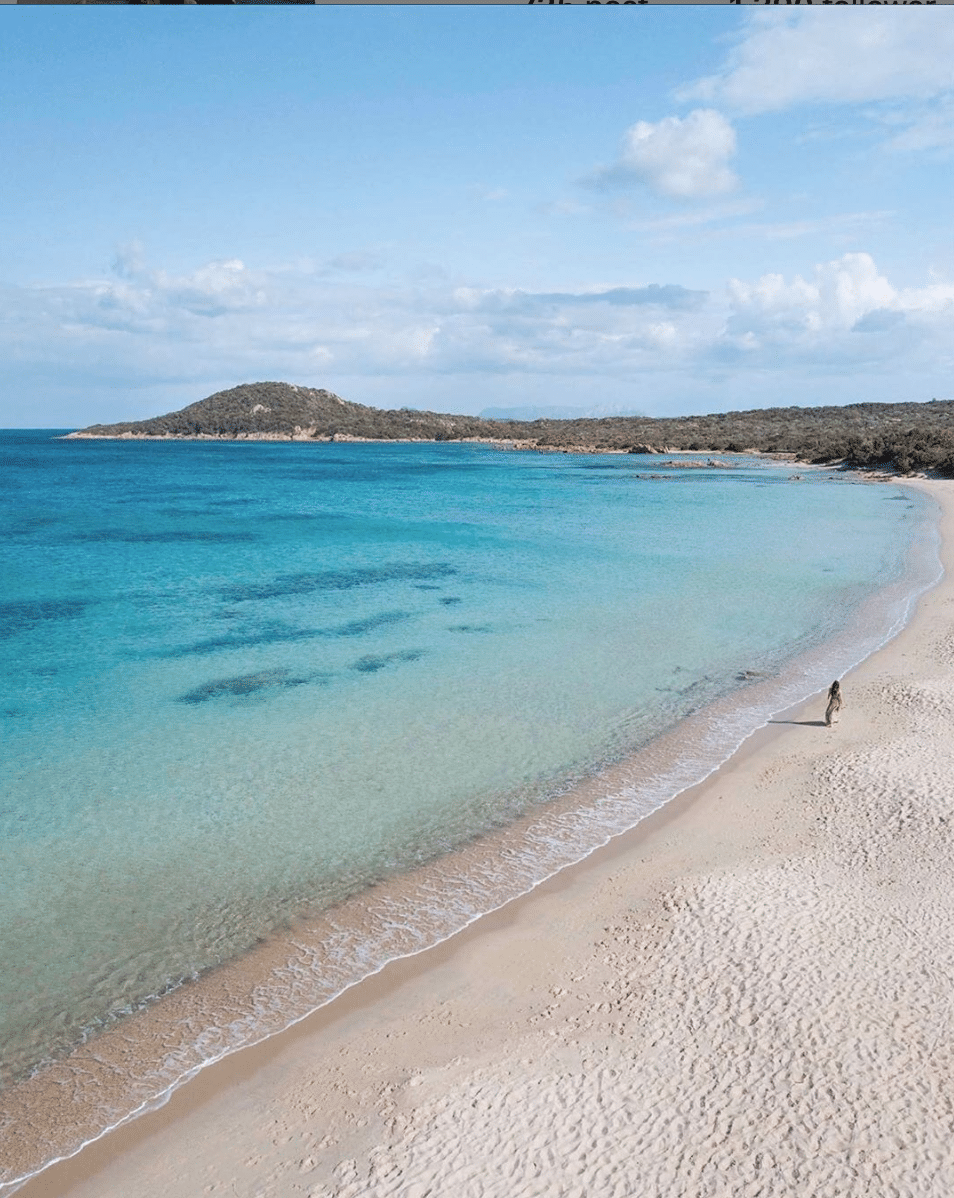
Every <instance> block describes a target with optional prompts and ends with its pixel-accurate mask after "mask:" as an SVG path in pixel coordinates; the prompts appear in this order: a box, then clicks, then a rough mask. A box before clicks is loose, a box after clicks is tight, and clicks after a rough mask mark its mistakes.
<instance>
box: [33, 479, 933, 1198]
mask: <svg viewBox="0 0 954 1198" xmlns="http://www.w3.org/2000/svg"><path fill="white" fill-rule="evenodd" d="M914 485H917V486H921V487H923V488H925V489H927V490H928V491H930V493H931V494H932V495H933V496H934V497H935V499H936V500H937V502H938V503H939V504H940V505H941V508H942V512H943V516H942V538H943V547H942V557H943V560H944V565H945V569H946V576H945V578H944V580H943V581H942V582H941V584H940V585H938V586H937V587H936V588H935V589H933V590H932V591H930V592H929V593H927V594H926V595H925V596H923V597H922V598H921V600H920V601H919V604H918V606H917V610H916V611H915V613H914V615H913V617H912V619H911V621H910V623H909V624H908V626H907V627H906V628H905V629H904V631H903V632H902V633H901V634H900V635H899V636H898V637H897V638H895V640H893V641H892V642H891V643H890V644H888V645H887V646H886V647H885V648H883V649H882V650H880V651H879V652H878V653H876V654H874V655H873V656H872V657H870V658H868V659H867V661H865V662H864V663H863V664H862V665H861V666H860V667H858V668H857V669H856V670H854V671H853V672H852V673H851V674H849V675H848V676H847V677H846V678H845V679H844V680H843V689H844V694H845V707H844V710H843V711H842V713H841V717H840V720H839V721H838V723H837V724H836V725H835V726H834V727H833V728H831V729H829V728H826V727H825V726H824V723H823V714H824V708H825V701H824V695H819V696H816V697H815V698H814V699H813V700H811V701H810V702H808V703H806V704H805V705H803V706H802V707H801V708H799V709H796V710H794V711H792V712H789V713H785V715H784V716H782V717H780V718H779V721H778V722H776V723H773V724H772V725H770V726H769V727H767V728H765V729H762V730H761V731H760V732H758V733H756V734H755V735H754V736H753V737H751V738H750V739H749V741H748V742H746V744H745V746H744V747H743V749H742V750H741V751H740V752H739V753H737V754H736V755H735V757H733V758H732V760H731V761H729V762H728V763H727V764H726V765H725V766H724V767H722V768H721V769H720V770H719V771H718V772H717V773H716V774H714V775H713V776H712V777H710V778H709V779H708V780H707V781H706V782H705V783H704V784H703V785H701V786H699V787H697V788H695V789H694V790H693V791H691V792H687V793H686V794H684V795H682V796H681V797H680V798H679V799H678V800H676V801H675V802H674V803H672V804H670V805H669V807H667V808H666V809H665V810H663V811H661V812H658V813H657V814H656V815H654V816H653V817H651V818H650V819H648V820H646V821H645V822H644V823H643V824H642V825H640V827H639V828H637V829H635V830H634V831H633V832H631V833H628V834H626V835H625V836H623V837H620V838H618V839H617V840H616V841H614V842H613V843H612V844H611V845H610V846H608V847H607V848H606V849H604V850H602V851H600V852H599V853H597V854H595V855H594V856H592V857H591V858H589V859H588V860H587V861H586V862H584V863H582V864H581V865H579V866H576V867H573V868H572V869H569V870H565V871H564V872H563V873H562V874H560V875H559V876H558V877H556V878H554V879H552V880H551V881H550V882H548V883H546V884H544V885H542V886H540V887H538V888H537V890H535V891H534V892H533V893H532V894H530V895H528V896H526V897H524V898H522V899H519V900H516V901H514V902H513V903H511V904H509V905H508V906H507V907H505V908H504V909H503V910H501V911H499V912H497V913H496V914H494V915H491V916H488V917H487V918H485V919H483V920H481V921H479V922H478V923H477V924H475V925H474V926H472V927H471V928H469V929H467V930H466V931H465V932H463V933H461V934H460V935H458V936H456V937H454V938H453V939H451V940H450V941H448V942H446V943H445V944H443V945H441V946H439V947H438V948H436V949H433V950H430V951H428V952H426V953H422V954H420V955H418V956H416V957H413V958H410V959H406V960H404V961H400V962H396V963H394V964H392V965H390V966H388V967H387V968H386V969H385V970H384V971H382V973H381V974H379V975H377V976H376V977H373V978H370V979H368V980H367V981H366V982H364V983H362V984H360V985H359V986H356V987H354V988H353V989H352V990H351V991H349V992H348V993H347V994H346V995H345V996H343V997H342V998H341V999H339V1000H337V1001H336V1002H334V1003H333V1004H331V1005H330V1006H329V1007H327V1008H325V1009H323V1010H321V1011H318V1012H317V1013H315V1014H314V1015H313V1016H310V1017H309V1018H308V1019H306V1020H305V1021H303V1022H302V1023H300V1024H299V1025H297V1026H296V1027H294V1028H291V1029H289V1031H287V1032H286V1033H284V1034H282V1035H280V1036H276V1037H273V1038H272V1039H271V1040H269V1041H268V1042H266V1043H264V1044H262V1045H259V1046H257V1047H255V1048H252V1049H249V1050H247V1051H245V1052H242V1053H239V1054H236V1055H234V1056H232V1057H229V1058H227V1059H226V1060H224V1061H222V1062H220V1063H218V1064H217V1065H215V1066H212V1067H209V1068H207V1069H206V1070H204V1071H203V1072H202V1073H201V1074H200V1075H199V1076H198V1078H196V1079H195V1080H194V1081H193V1082H191V1083H190V1084H188V1085H186V1086H184V1087H183V1088H182V1089H180V1090H179V1091H178V1092H176V1093H175V1094H174V1095H173V1097H172V1099H171V1100H170V1101H169V1102H168V1104H167V1105H166V1106H165V1107H163V1108H162V1109H161V1110H158V1111H156V1112H153V1113H152V1114H150V1115H147V1116H144V1117H142V1118H140V1119H139V1120H137V1121H136V1122H134V1123H132V1124H130V1125H128V1126H126V1127H124V1128H120V1129H119V1130H117V1131H115V1132H113V1133H111V1134H109V1135H107V1136H105V1137H104V1138H103V1139H101V1140H100V1141H98V1142H97V1143H95V1144H93V1145H91V1146H89V1147H88V1148H87V1149H85V1150H84V1151H83V1152H82V1153H81V1154H80V1155H79V1156H77V1157H75V1158H73V1159H72V1160H70V1161H66V1162H62V1163H61V1164H58V1165H56V1166H53V1167H51V1168H50V1169H48V1170H47V1171H46V1172H45V1173H43V1174H42V1175H40V1176H39V1177H37V1178H35V1179H34V1180H33V1181H32V1182H30V1183H28V1184H27V1185H26V1186H24V1187H23V1188H22V1189H21V1190H20V1191H19V1193H20V1195H22V1198H53V1196H57V1198H59V1196H61V1195H64V1196H65V1195H69V1196H70V1198H121V1196H122V1198H198V1196H199V1195H218V1194H222V1195H234V1196H238V1198H286V1196H287V1198H292V1196H298V1195H307V1196H309V1198H359V1196H360V1198H364V1196H368V1198H384V1196H385V1195H387V1196H393V1198H398V1196H400V1198H437V1196H441V1198H469V1196H472V1195H473V1196H477V1195H481V1196H487V1198H491V1196H492V1198H497V1196H500V1198H530V1196H537V1195H539V1196H544V1195H545V1196H547V1198H551V1196H564V1198H577V1196H578V1198H583V1196H587V1198H604V1196H605V1198H611V1196H617V1195H619V1196H622V1195H629V1196H634V1198H637V1196H650V1195H662V1194H665V1195H667V1196H671V1195H680V1196H685V1198H703V1196H712V1198H717V1196H719V1198H721V1196H728V1195H732V1196H745V1198H749V1196H752V1198H755V1196H756V1195H759V1196H763V1198H766V1196H775V1195H779V1196H781V1195H796V1194H797V1195H819V1196H826V1195H827V1196H831V1198H849V1196H853V1195H859V1196H860V1195H896V1196H897V1198H908V1196H909V1195H949V1194H951V1193H954V1067H952V1066H954V1061H952V1060H951V1056H952V1031H954V1000H952V997H951V996H952V995H954V853H952V847H954V826H952V822H951V816H952V814H954V736H952V735H951V728H952V725H954V488H952V487H951V484H949V483H940V482H918V483H915V484H914Z"/></svg>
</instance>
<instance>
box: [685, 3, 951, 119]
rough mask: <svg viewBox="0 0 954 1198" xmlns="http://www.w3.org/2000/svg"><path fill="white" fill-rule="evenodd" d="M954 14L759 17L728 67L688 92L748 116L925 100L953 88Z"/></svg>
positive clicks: (885, 11)
mask: <svg viewBox="0 0 954 1198" xmlns="http://www.w3.org/2000/svg"><path fill="white" fill-rule="evenodd" d="M952 18H954V14H952V13H951V12H950V11H948V10H947V9H945V8H944V7H942V6H939V7H936V8H934V7H932V8H930V9H925V10H924V11H921V12H917V13H913V12H905V11H903V10H902V9H900V8H897V9H891V8H881V9H867V8H866V9H865V13H864V19H863V20H858V19H857V14H856V13H847V12H846V13H838V12H835V11H832V10H831V9H821V10H813V9H801V10H799V11H798V12H786V13H783V12H779V11H777V10H774V9H773V10H772V11H771V12H769V13H755V14H752V16H751V17H750V18H749V20H748V22H747V24H746V26H745V31H744V33H743V36H742V39H741V41H740V42H739V43H738V45H736V46H735V48H734V49H733V50H732V52H731V53H730V54H729V56H728V59H727V61H726V62H725V64H724V65H723V67H722V69H721V70H719V71H718V72H717V73H716V74H714V75H710V76H708V77H707V78H704V79H700V80H698V81H696V82H695V83H692V84H689V85H688V86H686V87H684V88H682V89H681V90H680V91H679V93H678V96H679V98H680V99H682V100H685V101H699V100H701V101H704V102H707V103H716V104H720V105H722V106H724V107H726V108H728V109H730V110H732V111H735V112H742V113H756V112H770V111H774V110H778V109H783V108H789V107H792V106H793V105H796V104H805V103H818V102H820V101H829V102H834V103H858V102H861V101H877V100H918V99H920V100H924V99H928V98H930V97H932V96H936V95H939V94H941V93H943V92H945V91H948V90H950V89H952V88H954V19H952Z"/></svg>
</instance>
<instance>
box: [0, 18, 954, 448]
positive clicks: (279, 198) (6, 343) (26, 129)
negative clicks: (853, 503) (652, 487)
mask: <svg viewBox="0 0 954 1198" xmlns="http://www.w3.org/2000/svg"><path fill="white" fill-rule="evenodd" d="M0 21H2V38H0V155H2V160H3V162H4V169H3V171H2V174H0V212H2V214H3V224H4V228H5V231H6V236H5V237H4V238H3V239H0V405H2V410H0V425H2V426H6V427H14V426H20V427H72V426H79V425H85V424H89V423H92V422H94V421H108V420H118V419H130V418H133V419H134V418H141V417H145V416H149V415H155V414H158V413H160V412H165V411H170V410H173V409H175V408H178V407H181V406H183V405H184V404H186V403H191V402H193V401H194V400H196V399H200V398H202V397H203V396H205V395H208V394H210V393H211V392H212V391H215V390H219V389H221V388H224V387H229V386H233V385H235V384H237V383H240V382H250V381H255V380H261V379H283V380H287V381H289V382H295V383H300V384H306V385H310V386H322V387H328V388H330V389H331V390H333V391H335V392H337V393H338V394H339V395H341V396H343V397H344V398H345V399H350V400H353V401H355V402H358V403H365V404H373V405H375V406H380V407H402V406H409V407H424V408H430V409H433V410H439V411H449V412H474V413H477V412H481V411H483V410H485V409H488V408H494V409H507V410H510V409H527V408H534V407H536V408H541V407H545V408H565V409H566V410H567V411H568V413H571V414H576V413H578V412H581V411H585V412H592V413H594V414H602V413H609V412H613V411H636V412H642V413H645V414H647V415H669V414H689V413H693V412H707V411H724V410H731V409H739V408H749V407H765V406H775V405H787V404H806V405H811V404H820V403H852V402H860V401H865V400H879V401H892V400H925V399H931V398H933V397H938V398H954V336H952V334H954V170H952V162H954V9H952V8H951V7H948V6H937V7H921V8H910V7H906V8H902V7H901V6H898V7H894V8H881V9H875V8H871V7H864V8H861V7H854V8H852V7H840V8H839V7H827V8H821V7H815V8H811V9H805V8H784V9H780V8H774V7H773V8H771V9H768V10H765V9H755V8H745V7H738V8H737V7H729V6H713V7H692V8H689V7H684V6H677V7H663V6H659V7H644V8H638V9H634V8H622V7H621V8H617V9H612V8H609V9H608V8H601V9H599V10H597V9H595V8H592V7H591V8H587V7H586V6H582V5H578V6H575V7H572V8H571V7H568V6H564V7H562V8H554V7H550V6H543V7H537V6H505V7H497V6H488V7H477V6H474V7H457V6H454V7H450V6H448V7H438V6H426V7H425V6H421V7H405V6H392V7H387V6H376V7H362V6H340V7H318V8H306V7H299V8H295V7H291V8H289V7H266V6H263V7H260V8H253V7H240V8H237V9H235V8H233V9H227V8H220V7H215V6H210V7H201V6H194V7H191V8H188V7H187V8H185V9H183V8H169V7H149V6H146V7H145V8H143V7H140V8H136V7H131V8H130V7H121V6H120V7H110V6H106V7H100V8H97V7H94V6H87V7H82V6H79V7H72V8H70V7H55V8H50V7H42V6H35V7H30V6H5V7H4V8H3V10H2V16H0Z"/></svg>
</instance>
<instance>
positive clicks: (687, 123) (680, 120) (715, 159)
mask: <svg viewBox="0 0 954 1198" xmlns="http://www.w3.org/2000/svg"><path fill="white" fill-rule="evenodd" d="M734 154H735V130H734V129H733V128H732V126H731V124H730V123H729V122H728V121H727V120H726V118H725V117H724V116H723V115H722V114H721V113H719V112H716V111H715V109H712V108H697V109H696V110H695V111H694V112H690V113H689V115H688V116H686V117H677V116H667V117H664V118H663V119H662V120H661V121H657V122H656V123H655V124H653V123H652V122H650V121H637V122H636V124H635V125H633V126H632V127H631V128H630V129H628V130H627V131H626V135H625V137H624V139H623V145H622V148H621V150H620V156H619V158H618V159H617V161H616V162H615V163H613V164H612V165H611V166H609V167H606V168H604V169H603V170H601V171H598V172H597V173H596V175H594V176H593V178H592V180H591V182H592V183H594V184H596V185H603V186H606V185H613V184H622V183H630V182H633V181H638V182H642V183H646V184H648V185H649V186H650V187H652V188H653V189H654V190H656V191H660V192H662V193H664V194H665V195H670V196H679V197H682V198H691V197H696V196H709V195H718V194H720V193H722V192H726V191H731V190H732V188H734V187H735V186H736V184H737V182H738V180H737V179H736V177H735V175H734V174H733V173H732V171H731V170H730V169H729V167H728V162H729V160H730V159H731V158H732V156H733V155H734Z"/></svg>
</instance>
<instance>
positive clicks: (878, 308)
mask: <svg viewBox="0 0 954 1198" xmlns="http://www.w3.org/2000/svg"><path fill="white" fill-rule="evenodd" d="M727 297H728V301H729V315H728V318H727V320H726V323H725V327H724V330H723V333H722V335H721V337H720V338H719V339H718V342H717V343H715V344H713V346H712V352H713V354H714V355H715V356H719V355H720V354H725V353H728V354H729V355H730V356H731V354H733V353H736V352H744V353H745V354H746V355H747V356H748V357H749V359H750V360H751V358H752V356H753V355H757V356H758V358H759V360H760V361H761V362H762V363H764V364H766V365H774V366H775V367H776V368H781V367H784V368H786V369H787V368H789V367H790V366H791V364H792V363H793V362H795V363H799V364H801V365H802V366H803V367H804V368H808V369H811V368H812V367H813V365H817V364H828V365H833V364H838V363H840V364H841V365H842V366H843V367H845V368H849V367H850V366H851V364H852V363H854V362H858V363H867V364H869V365H873V364H876V363H882V364H885V365H887V366H891V365H893V366H894V367H895V368H899V367H900V366H901V364H902V363H907V364H908V365H909V366H910V367H916V366H917V367H922V368H928V369H929V368H931V367H932V366H933V367H934V368H935V369H937V367H938V366H939V365H941V364H942V362H943V361H944V360H945V359H946V360H947V362H948V366H949V364H950V351H949V348H948V343H949V334H950V329H951V327H952V324H954V285H952V284H946V283H934V284H930V285H929V286H926V287H915V288H898V287H895V286H894V285H892V284H891V282H890V281H889V280H888V279H887V278H886V277H885V276H884V275H883V274H881V273H880V271H879V270H878V268H877V266H876V264H875V262H874V260H873V259H872V257H871V256H870V255H869V254H863V253H853V254H844V255H843V256H842V257H841V258H837V259H835V260H834V261H831V262H824V263H820V264H819V265H817V266H816V267H815V269H814V272H813V274H812V276H811V277H810V278H808V279H805V278H803V277H802V276H801V275H796V276H795V277H794V278H793V279H791V281H788V280H786V279H785V278H784V277H783V276H782V275H779V274H765V275H762V276H761V278H759V279H757V280H755V281H754V282H743V281H741V280H738V279H730V280H729V283H728V287H727Z"/></svg>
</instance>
